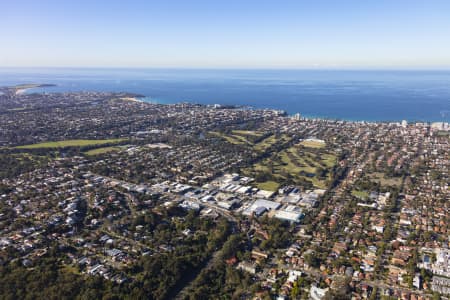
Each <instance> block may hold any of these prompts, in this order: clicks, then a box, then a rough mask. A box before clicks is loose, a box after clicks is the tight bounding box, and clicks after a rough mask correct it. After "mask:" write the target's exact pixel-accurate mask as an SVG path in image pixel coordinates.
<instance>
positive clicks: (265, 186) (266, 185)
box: [256, 181, 280, 192]
mask: <svg viewBox="0 0 450 300" xmlns="http://www.w3.org/2000/svg"><path fill="white" fill-rule="evenodd" d="M256 187H257V188H259V189H261V190H265V191H272V192H275V191H277V190H278V188H279V187H280V184H279V183H278V182H275V181H265V182H260V183H257V184H256Z"/></svg>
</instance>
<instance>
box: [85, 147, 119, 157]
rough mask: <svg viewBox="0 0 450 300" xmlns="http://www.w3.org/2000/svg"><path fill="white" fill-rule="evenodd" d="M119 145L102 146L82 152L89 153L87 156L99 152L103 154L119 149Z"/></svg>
mask: <svg viewBox="0 0 450 300" xmlns="http://www.w3.org/2000/svg"><path fill="white" fill-rule="evenodd" d="M119 150H120V147H114V146H113V147H102V148H97V149H92V150H89V151H86V152H84V154H86V155H89V156H93V155H99V154H104V153H108V152H114V151H119Z"/></svg>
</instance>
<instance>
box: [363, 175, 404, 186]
mask: <svg viewBox="0 0 450 300" xmlns="http://www.w3.org/2000/svg"><path fill="white" fill-rule="evenodd" d="M369 177H370V179H372V180H374V181H379V182H380V184H381V185H383V186H400V185H401V184H402V179H401V178H400V177H392V178H385V175H384V173H381V172H375V173H372V174H370V175H369Z"/></svg>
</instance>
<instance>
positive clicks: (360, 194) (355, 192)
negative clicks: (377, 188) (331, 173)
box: [352, 190, 369, 200]
mask: <svg viewBox="0 0 450 300" xmlns="http://www.w3.org/2000/svg"><path fill="white" fill-rule="evenodd" d="M352 195H353V196H355V197H357V198H360V199H364V200H366V199H367V198H369V193H368V192H366V191H358V190H352Z"/></svg>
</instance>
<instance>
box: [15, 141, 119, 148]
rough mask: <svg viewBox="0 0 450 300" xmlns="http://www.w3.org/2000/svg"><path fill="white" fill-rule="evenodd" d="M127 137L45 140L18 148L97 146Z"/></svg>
mask: <svg viewBox="0 0 450 300" xmlns="http://www.w3.org/2000/svg"><path fill="white" fill-rule="evenodd" d="M126 140H127V139H107V140H65V141H56V142H44V143H38V144H32V145H24V146H17V147H15V148H16V149H42V148H64V147H83V146H96V145H104V144H115V143H120V142H123V141H126Z"/></svg>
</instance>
